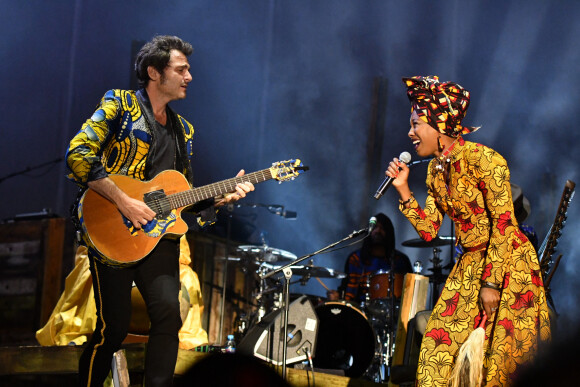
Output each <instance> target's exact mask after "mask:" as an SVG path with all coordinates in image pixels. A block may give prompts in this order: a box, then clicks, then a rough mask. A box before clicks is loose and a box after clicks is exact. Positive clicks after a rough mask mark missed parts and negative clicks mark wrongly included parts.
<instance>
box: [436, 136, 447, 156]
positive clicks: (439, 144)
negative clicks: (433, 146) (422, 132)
mask: <svg viewBox="0 0 580 387" xmlns="http://www.w3.org/2000/svg"><path fill="white" fill-rule="evenodd" d="M437 149H438V150H439V152H443V149H445V148H444V147H443V144H441V136H438V137H437Z"/></svg>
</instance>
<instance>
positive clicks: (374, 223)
mask: <svg viewBox="0 0 580 387" xmlns="http://www.w3.org/2000/svg"><path fill="white" fill-rule="evenodd" d="M375 227H377V218H375V217H374V216H371V218H370V219H369V234H370V233H371V232H373V230H374V229H375Z"/></svg>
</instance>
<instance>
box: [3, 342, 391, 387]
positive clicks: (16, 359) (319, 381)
mask: <svg viewBox="0 0 580 387" xmlns="http://www.w3.org/2000/svg"><path fill="white" fill-rule="evenodd" d="M123 349H124V350H125V356H126V359H127V369H128V371H129V375H130V377H131V380H130V381H131V384H130V386H139V385H140V383H141V380H140V379H141V375H142V373H143V359H144V355H145V344H143V343H138V344H126V345H124V346H123ZM82 350H83V347H81V346H51V347H42V346H23V347H22V346H21V347H18V346H14V347H0V385H11V386H17V387H19V386H22V387H28V386H31V387H32V386H35V387H37V386H55V387H56V386H59V387H60V386H68V385H76V376H77V367H78V359H79V357H80V355H81V353H82ZM207 355H208V354H207V353H203V352H196V351H188V350H181V349H180V350H179V353H178V360H177V365H176V367H175V375H176V377H177V378H178V377H179V376H181V375H184V374H185V373H186V371H187V370H188V369H189V368H190V367H191V366H193V365H194V364H195V363H196V362H197V361H199V360H201V359H203V358H204V357H205V356H207ZM278 368H279V370H278V371H279V372H280V373H281V370H282V369H281V367H278ZM286 370H287V381H288V382H289V383H290V385H292V386H296V387H309V386H312V372H307V371H305V370H299V369H294V368H291V367H287V369H286ZM315 382H316V386H318V387H347V386H348V387H352V386H355V387H372V386H385V384H377V383H373V382H370V381H367V380H364V379H353V378H348V377H344V376H339V375H333V374H328V373H322V372H316V373H315Z"/></svg>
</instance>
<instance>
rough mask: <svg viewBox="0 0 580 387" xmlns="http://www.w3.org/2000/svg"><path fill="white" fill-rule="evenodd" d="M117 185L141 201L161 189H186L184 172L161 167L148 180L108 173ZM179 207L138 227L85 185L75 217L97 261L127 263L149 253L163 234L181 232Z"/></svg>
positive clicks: (184, 228) (183, 225) (184, 227)
mask: <svg viewBox="0 0 580 387" xmlns="http://www.w3.org/2000/svg"><path fill="white" fill-rule="evenodd" d="M109 178H110V179H112V180H113V181H114V182H115V184H117V186H119V188H121V189H122V190H123V191H124V192H125V193H126V194H127V195H129V196H130V197H132V198H134V199H138V200H141V201H143V200H144V195H146V194H148V193H150V192H154V191H158V190H163V192H164V193H165V195H171V194H174V193H178V192H183V191H187V190H189V189H190V188H191V187H190V186H189V183H188V182H187V179H186V178H185V176H183V175H182V174H181V173H179V172H177V171H172V170H169V171H164V172H161V173H160V174H159V175H157V176H155V178H153V179H152V180H149V181H140V180H137V179H133V178H131V177H128V176H123V175H111V176H109ZM182 209H183V207H181V208H177V209H173V210H171V213H170V214H169V215H168V216H164V217H163V218H162V219H153V220H152V221H150V222H149V223H147V224H146V225H145V226H143V228H142V229H136V228H135V227H134V226H133V225H132V224H131V222H129V220H128V219H127V218H125V217H124V216H123V215H122V214H121V212H120V211H119V210H118V209H117V206H115V205H114V204H113V203H112V202H110V201H109V200H107V199H105V198H104V197H103V196H101V195H100V194H98V193H96V192H95V191H93V190H91V189H89V190H87V191H86V192H85V194H84V195H83V197H82V198H81V201H80V204H79V215H78V216H79V220H80V223H81V226H82V229H83V239H84V241H85V243H87V245H88V246H89V248H93V249H96V250H97V252H98V253H100V254H94V255H95V256H96V258H97V259H99V260H100V261H101V262H103V263H105V264H108V265H110V266H118V267H123V266H128V265H132V264H135V263H137V262H138V261H140V260H141V259H143V258H144V257H145V256H147V254H149V253H150V252H151V251H152V250H153V249H154V248H155V246H157V243H159V240H161V238H162V237H163V236H165V235H175V236H181V235H183V234H185V233H186V232H187V229H188V227H187V224H186V223H185V222H184V221H183V220H182V219H181V210H182Z"/></svg>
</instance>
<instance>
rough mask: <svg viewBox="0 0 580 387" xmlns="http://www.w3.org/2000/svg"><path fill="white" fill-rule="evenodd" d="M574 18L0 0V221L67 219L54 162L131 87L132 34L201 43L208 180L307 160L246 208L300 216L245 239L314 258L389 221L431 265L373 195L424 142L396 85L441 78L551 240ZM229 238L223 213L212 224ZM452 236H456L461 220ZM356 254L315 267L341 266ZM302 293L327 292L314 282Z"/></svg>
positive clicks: (521, 10)
mask: <svg viewBox="0 0 580 387" xmlns="http://www.w3.org/2000/svg"><path fill="white" fill-rule="evenodd" d="M578 20H580V3H579V2H577V1H573V0H571V1H550V2H548V1H540V0H538V1H530V0H526V1H502V2H500V1H492V2H490V1H483V0H479V1H469V2H465V1H439V2H432V1H422V0H421V1H418V0H413V1H359V0H344V1H307V0H295V1H280V0H270V1H266V0H263V1H257V0H253V1H232V0H224V1H200V0H170V1H152V0H140V1H136V0H129V1H124V2H119V1H112V0H104V1H99V2H94V1H86V0H76V1H75V0H61V1H42V0H28V1H16V0H2V1H0V21H1V22H0V35H1V36H2V39H1V40H0V54H1V58H2V60H1V61H0V84H1V85H2V87H1V88H0V101H1V103H0V109H1V112H2V115H1V119H0V133H1V138H2V139H1V141H0V157H1V162H0V179H3V180H2V181H1V182H0V197H1V198H2V202H1V206H0V219H9V218H12V217H14V216H15V215H17V214H22V213H32V212H38V211H41V210H42V209H44V208H47V209H51V210H52V211H53V212H54V213H56V214H58V215H61V216H66V215H67V212H68V207H69V204H70V203H71V201H72V200H73V198H74V195H75V187H74V184H72V183H71V182H68V181H67V180H66V179H65V178H64V175H65V173H66V170H65V166H64V164H63V162H62V161H61V162H55V163H50V162H51V161H53V160H57V159H59V158H60V157H62V156H63V155H64V152H65V150H66V148H67V144H68V140H69V139H70V138H71V137H72V136H73V134H74V133H75V132H76V131H77V130H78V129H79V128H80V126H81V123H82V122H83V121H84V120H85V119H86V118H88V117H90V115H91V114H92V112H93V109H94V107H95V106H96V104H97V102H98V101H99V99H100V98H101V96H102V95H103V94H104V92H105V91H106V90H108V89H110V88H129V87H131V86H132V78H131V76H132V46H133V45H134V44H135V42H137V43H139V42H142V41H146V40H149V39H150V38H151V37H152V36H153V35H154V34H175V35H178V36H180V37H182V38H184V39H185V40H187V41H189V42H191V43H192V44H193V46H194V49H195V51H194V53H193V55H192V57H191V58H190V63H191V66H192V74H193V77H194V80H193V82H192V84H191V85H190V86H191V87H190V88H189V95H188V98H187V99H186V100H184V101H179V102H178V103H174V104H173V107H174V108H175V109H176V110H177V111H178V112H180V113H181V114H183V115H184V116H185V117H187V118H188V119H189V120H190V121H191V122H192V123H193V124H194V126H195V128H196V136H195V153H196V155H195V162H194V164H193V166H194V171H195V179H196V180H195V181H196V185H203V184H208V183H211V182H214V181H217V180H221V179H224V178H229V177H232V176H234V175H235V174H236V172H237V171H238V170H239V169H240V168H245V169H246V170H247V171H249V172H250V171H254V170H258V169H263V168H267V167H268V166H269V165H270V163H271V162H273V161H277V160H283V159H288V158H295V157H298V158H301V159H302V160H303V161H304V163H305V164H306V165H308V166H309V167H310V168H311V169H310V171H308V172H307V173H305V174H304V175H302V176H301V177H299V178H298V179H297V180H296V181H294V182H289V183H284V184H282V185H278V184H275V183H274V182H267V183H264V184H261V185H259V186H258V187H257V190H256V192H255V193H252V194H251V195H250V196H249V197H248V198H247V199H246V200H245V202H244V203H257V204H278V205H282V206H284V207H285V209H286V210H289V211H296V212H297V213H298V218H297V219H295V220H290V219H285V218H283V217H280V216H277V215H273V214H271V213H270V212H268V211H267V210H266V209H265V208H262V207H257V208H250V207H240V208H235V209H234V212H233V222H234V226H235V228H236V232H235V234H234V237H235V239H237V240H239V241H241V242H244V243H252V244H260V243H261V241H260V235H264V236H265V237H266V239H267V242H268V244H269V245H270V246H273V247H276V248H281V249H284V250H288V251H290V252H292V253H294V254H296V255H298V256H301V255H304V254H307V253H310V252H313V251H316V250H318V249H320V248H322V247H324V246H326V245H328V244H330V243H332V242H334V241H336V240H339V239H341V238H343V237H345V236H347V235H348V234H349V233H350V232H352V231H353V230H357V229H359V228H362V227H365V226H366V224H367V221H368V218H369V217H370V216H371V215H373V214H375V213H377V212H379V211H381V212H384V213H386V214H387V215H389V216H390V217H391V219H392V220H393V222H394V223H395V225H396V236H397V241H398V243H397V244H398V247H399V249H401V250H402V251H404V252H405V253H406V254H407V255H408V256H409V257H410V258H411V260H412V262H414V261H415V260H421V261H422V262H423V264H424V266H426V267H429V266H430V262H429V258H430V257H431V251H430V250H429V249H413V248H405V247H401V245H400V243H401V242H402V241H405V240H408V239H411V238H417V235H416V233H415V232H414V231H413V230H412V228H411V226H410V225H409V223H408V222H407V221H406V220H405V219H404V218H403V216H402V215H401V214H400V213H399V212H398V209H397V201H396V199H397V196H396V192H394V190H393V191H392V192H391V191H389V192H388V193H387V194H386V195H385V196H384V197H383V198H382V199H381V200H380V201H376V200H375V199H373V197H372V195H373V193H374V192H375V189H376V187H377V186H378V184H379V183H380V182H381V181H382V178H383V170H384V169H385V167H386V165H387V161H388V160H389V159H390V158H392V157H394V156H397V155H398V154H399V153H400V152H401V151H404V150H407V151H411V149H412V146H411V143H410V142H409V140H408V139H407V137H406V133H407V130H408V119H409V111H410V110H409V104H408V101H407V97H406V96H405V89H404V87H403V84H402V83H401V77H402V76H411V75H418V74H421V75H428V74H435V75H438V76H439V77H440V78H441V79H442V80H455V81H457V82H459V83H461V84H462V85H463V86H465V87H466V88H467V89H468V90H470V91H471V93H472V104H471V107H470V110H469V113H468V115H467V118H466V120H465V121H464V123H465V124H466V125H481V126H482V128H481V129H480V131H479V132H477V133H475V134H472V135H470V136H468V137H467V139H468V140H472V141H477V142H481V143H484V144H486V145H488V146H490V147H492V148H494V149H496V150H497V151H499V152H500V153H501V154H502V155H503V156H504V157H505V158H506V159H507V160H508V162H509V165H510V168H511V173H512V180H513V182H515V183H517V184H519V185H520V186H521V187H522V188H523V190H524V193H525V195H526V196H527V197H528V198H529V200H530V202H531V205H532V213H531V215H530V217H529V218H528V220H527V222H526V223H529V224H530V225H532V226H534V227H535V228H536V231H537V232H538V235H539V237H540V240H542V239H543V238H544V236H545V235H546V233H547V231H548V228H549V226H550V225H551V223H552V221H553V220H554V216H555V211H556V207H557V205H558V203H559V200H560V195H561V192H562V189H563V186H564V183H565V181H566V179H572V180H575V181H578V179H579V176H578V167H577V166H578V162H579V161H580V156H578V151H577V149H576V147H577V144H578V140H579V136H580V135H579V131H578V129H577V125H578V123H577V121H578V119H577V118H576V113H577V111H578V106H579V105H580V87H579V82H578V79H579V76H580V66H579V65H578V63H579V61H580V48H579V45H578V42H579V41H580V23H578ZM375 96H378V98H375ZM373 112H375V113H376V114H374V113H373ZM373 122H374V123H375V124H376V125H375V126H373V125H372V123H373ZM411 153H413V152H411ZM413 156H414V157H415V155H413ZM44 163H48V165H47V166H44V167H42V168H38V169H33V170H31V171H29V172H26V173H23V174H19V175H18V176H15V177H11V178H7V179H4V178H5V177H7V176H9V175H11V174H14V173H17V172H20V171H23V170H26V169H27V168H29V167H34V166H37V165H40V164H44ZM425 171H426V164H422V165H420V166H418V167H416V168H415V169H414V170H413V176H412V181H411V187H412V189H413V190H414V192H415V193H416V195H417V197H418V199H419V201H420V202H422V200H423V199H424V197H425V185H424V177H425ZM579 209H580V206H579V205H578V203H576V202H574V201H573V202H572V204H571V209H570V213H569V221H568V223H567V225H566V227H565V229H564V233H563V236H562V238H561V240H560V245H559V252H560V253H563V254H564V258H563V261H562V264H561V265H560V268H559V270H558V272H557V274H556V278H555V280H554V282H553V283H552V288H553V296H554V299H555V301H556V306H557V307H558V311H559V312H561V314H562V319H561V321H562V322H563V323H564V324H569V323H575V322H576V321H577V320H578V319H579V315H580V308H579V306H578V305H577V299H578V297H577V295H576V294H577V292H578V285H577V284H578V281H577V275H578V272H579V270H580V263H579V260H578V256H577V253H578V244H577V238H576V236H575V234H576V232H577V229H578V226H579V225H580V217H579ZM221 214H222V217H223V218H225V217H226V215H227V213H226V211H222V212H221ZM224 229H225V222H224V221H223V219H222V221H221V222H220V224H218V225H217V226H216V228H215V230H214V231H213V232H216V233H222V235H223V230H224ZM443 233H444V234H446V235H448V234H450V233H451V227H450V225H449V223H448V221H447V223H446V225H445V226H444V228H443ZM350 250H352V248H348V249H345V250H342V251H338V252H334V253H331V254H325V255H320V256H317V257H316V258H315V259H314V264H315V265H319V266H327V267H332V268H335V269H338V270H341V269H342V268H343V265H344V260H345V259H346V256H347V254H348V252H349V251H350ZM443 250H444V251H443V253H442V256H443V259H444V264H446V263H448V262H449V260H450V251H449V248H444V249H443ZM324 281H325V283H327V285H329V286H331V287H335V286H337V285H338V281H337V280H327V279H325V280H324ZM293 291H294V292H296V293H308V294H319V295H322V294H324V293H325V292H324V289H323V288H322V286H321V285H320V284H319V283H318V282H317V281H315V280H310V281H309V283H308V284H307V285H306V286H301V285H294V286H293ZM564 329H566V328H564Z"/></svg>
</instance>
